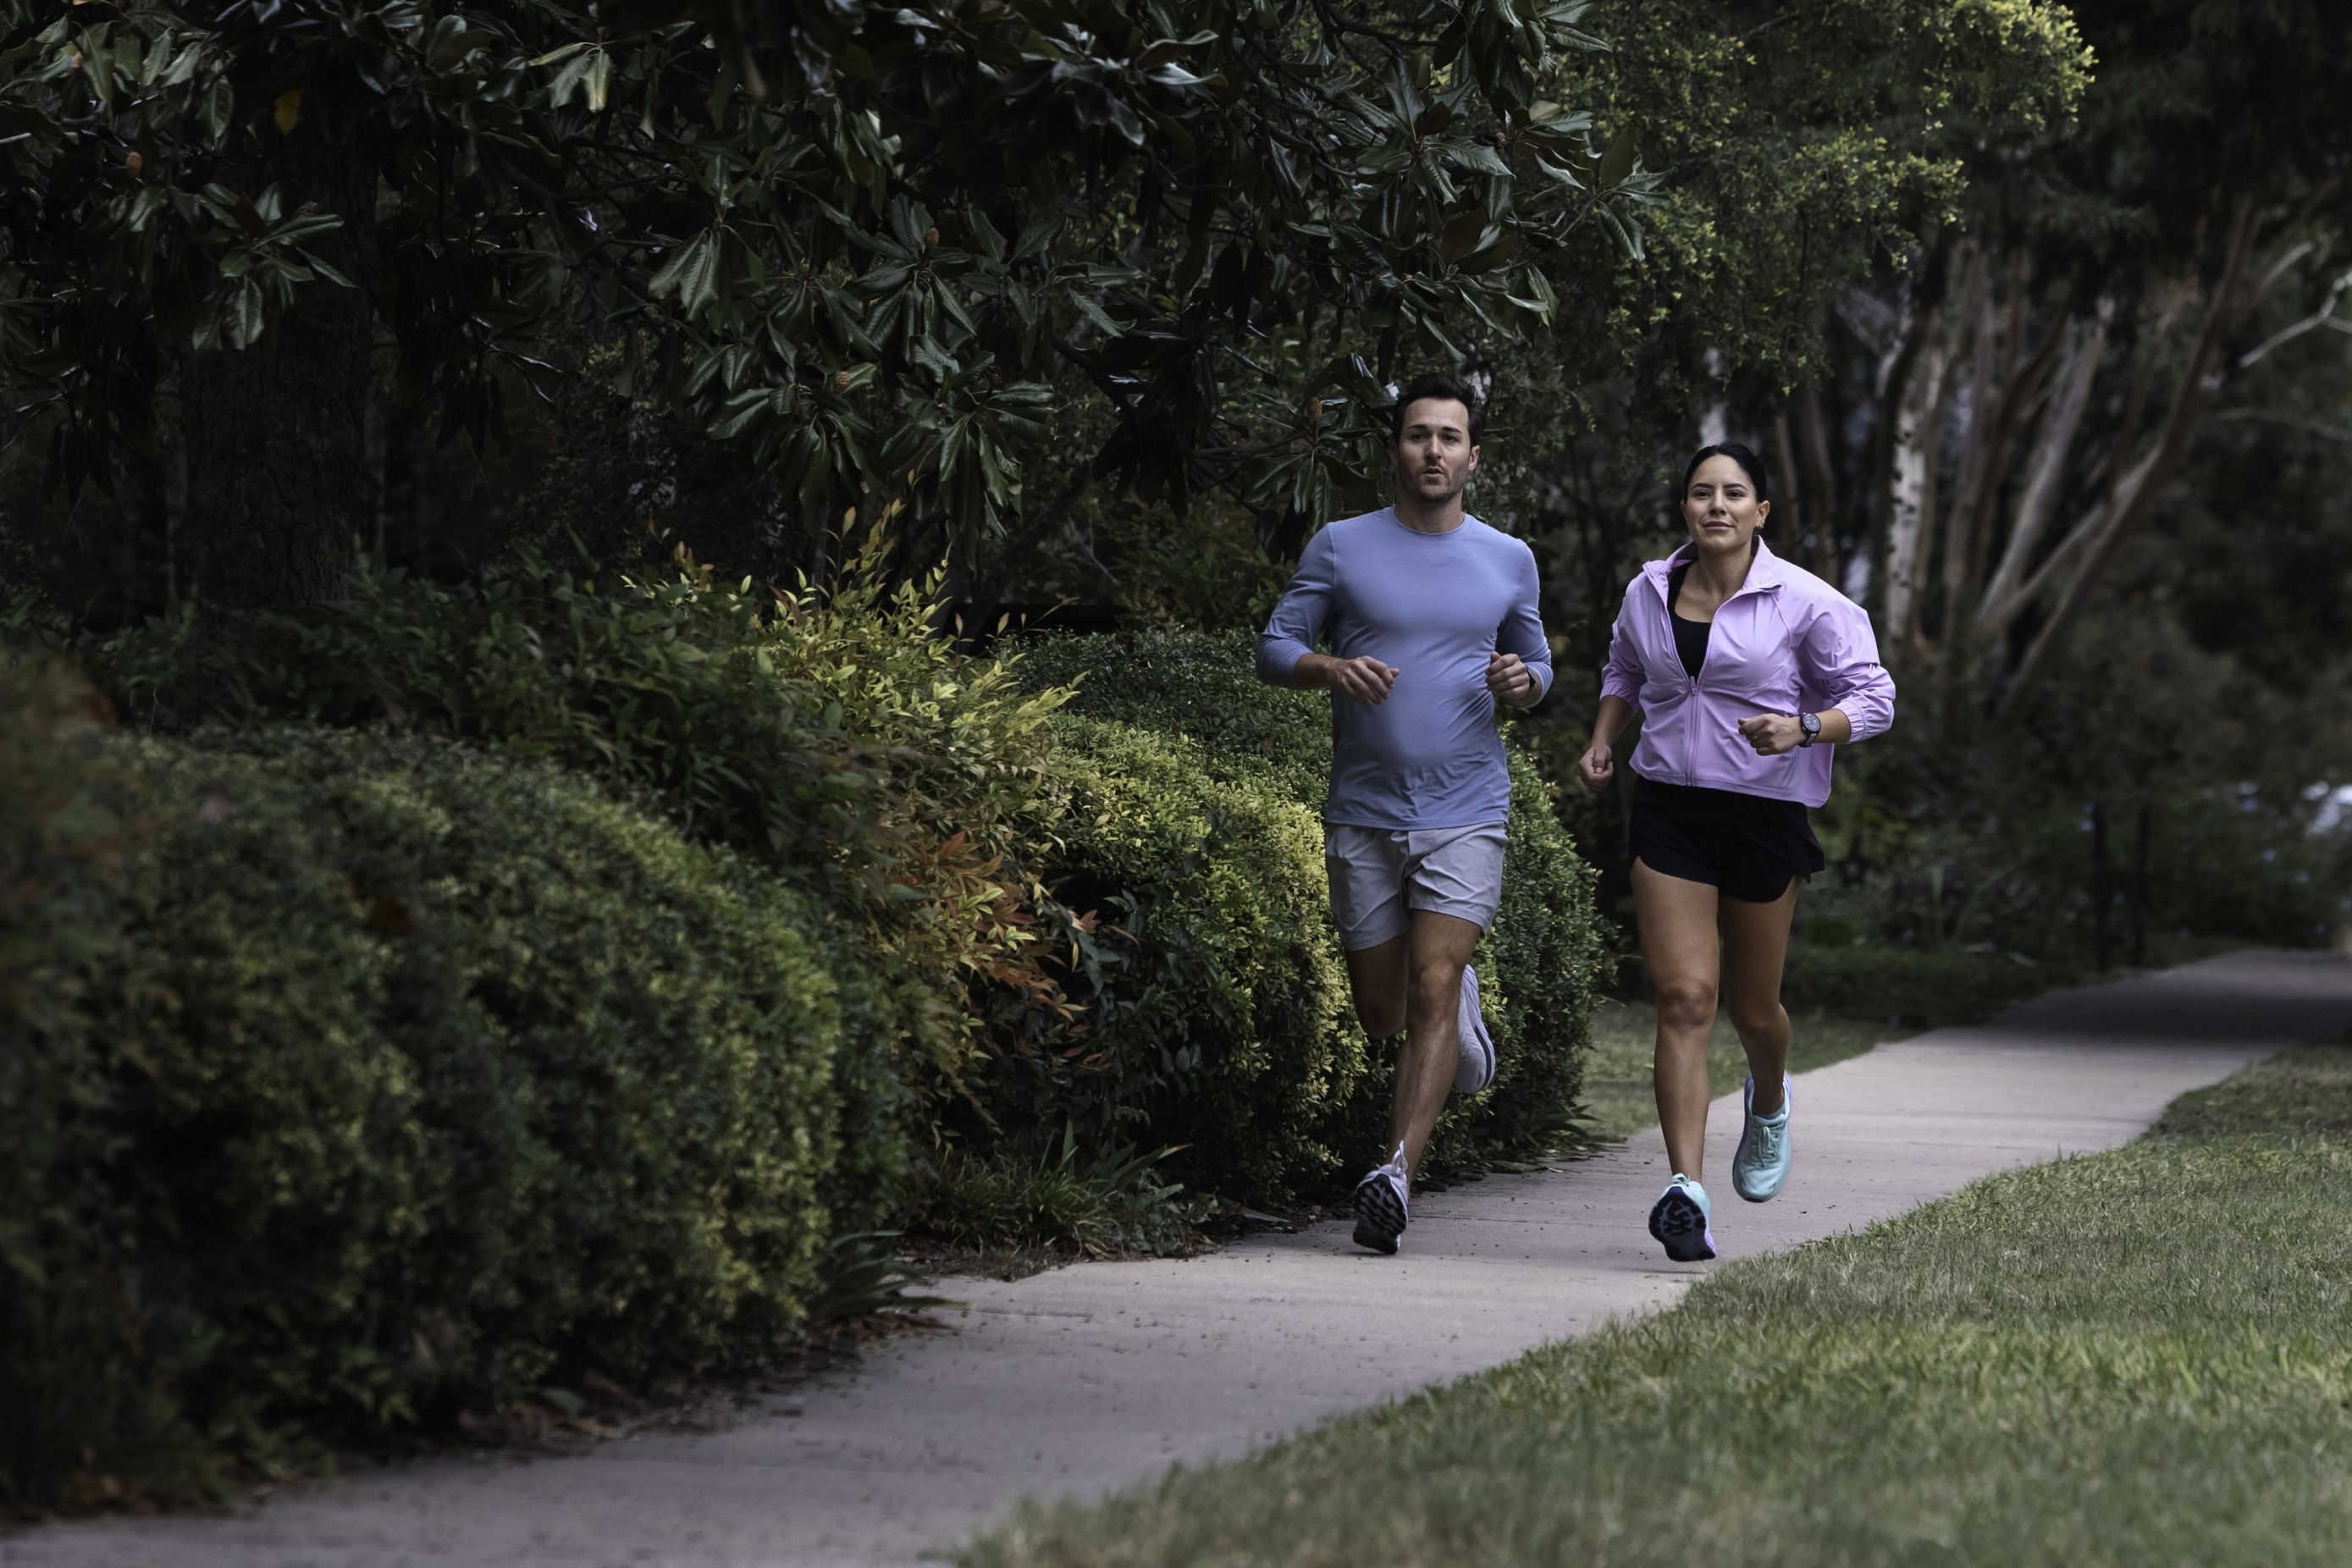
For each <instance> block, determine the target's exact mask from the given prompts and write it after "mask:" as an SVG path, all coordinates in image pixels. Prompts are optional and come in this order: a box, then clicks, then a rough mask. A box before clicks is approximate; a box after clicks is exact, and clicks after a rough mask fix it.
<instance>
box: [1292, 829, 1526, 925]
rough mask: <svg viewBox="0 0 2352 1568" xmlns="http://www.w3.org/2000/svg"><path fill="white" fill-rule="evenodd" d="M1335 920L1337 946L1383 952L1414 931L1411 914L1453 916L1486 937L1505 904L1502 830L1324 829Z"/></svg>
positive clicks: (1325, 865)
mask: <svg viewBox="0 0 2352 1568" xmlns="http://www.w3.org/2000/svg"><path fill="white" fill-rule="evenodd" d="M1323 866H1324V869H1326V870H1327V871H1328V872H1329V873H1330V874H1331V915H1332V918H1333V919H1334V920H1336V921H1338V922H1339V945H1340V946H1341V947H1344V948H1346V949H1347V950H1348V951H1349V952H1354V951H1356V950H1357V949H1358V948H1361V947H1378V946H1379V945H1380V944H1381V942H1391V941H1394V940H1395V939H1396V938H1398V937H1401V936H1402V935H1404V933H1405V932H1406V931H1410V930H1412V910H1430V911H1431V912H1432V913H1434V914H1441V915H1453V916H1454V917H1455V918H1456V919H1458V920H1465V921H1471V922H1472V923H1474V924H1475V925H1476V926H1477V927H1478V929H1479V930H1481V931H1484V930H1486V928H1487V927H1488V926H1490V925H1492V924H1494V923H1495V910H1496V907H1497V906H1499V905H1500V904H1501V903H1502V901H1503V825H1502V824H1501V823H1499V822H1489V823H1483V824H1481V825H1480V826H1476V827H1420V828H1411V829H1405V828H1389V827H1358V826H1354V825H1353V824H1351V823H1345V822H1329V823H1326V824H1324V826H1323Z"/></svg>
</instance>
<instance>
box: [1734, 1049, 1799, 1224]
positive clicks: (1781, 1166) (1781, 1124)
mask: <svg viewBox="0 0 2352 1568" xmlns="http://www.w3.org/2000/svg"><path fill="white" fill-rule="evenodd" d="M1755 1103H1756V1079H1754V1078H1752V1077H1751V1078H1749V1079H1748V1087H1747V1088H1746V1089H1742V1090H1741V1091H1740V1097H1739V1107H1740V1109H1741V1110H1748V1107H1749V1106H1751V1105H1753V1104H1755ZM1795 1103H1796V1090H1795V1089H1794V1088H1793V1087H1791V1086H1790V1082H1789V1075H1788V1074H1787V1073H1782V1074H1781V1075H1780V1113H1779V1114H1778V1115H1775V1116H1759V1115H1757V1114H1756V1113H1755V1112H1754V1111H1752V1110H1748V1121H1747V1124H1746V1125H1745V1126H1743V1127H1742V1128H1741V1129H1740V1130H1739V1152H1738V1153H1737V1154H1734V1155H1733V1156H1732V1157H1731V1190H1732V1191H1733V1192H1735V1193H1738V1194H1739V1195H1740V1196H1741V1197H1743V1198H1746V1199H1747V1200H1748V1202H1749V1203H1751V1204H1769V1203H1770V1202H1771V1201H1772V1200H1773V1199H1774V1198H1775V1197H1777V1196H1779V1195H1780V1184H1781V1183H1783V1182H1785V1181H1787V1180H1788V1179H1789V1159H1790V1153H1789V1108H1790V1106H1792V1105H1794V1104H1795Z"/></svg>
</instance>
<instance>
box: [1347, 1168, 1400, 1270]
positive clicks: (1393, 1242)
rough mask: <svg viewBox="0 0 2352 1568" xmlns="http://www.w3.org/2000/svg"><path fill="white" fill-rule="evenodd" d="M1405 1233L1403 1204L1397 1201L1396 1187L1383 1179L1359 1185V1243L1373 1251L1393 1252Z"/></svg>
mask: <svg viewBox="0 0 2352 1568" xmlns="http://www.w3.org/2000/svg"><path fill="white" fill-rule="evenodd" d="M1403 1234H1404V1205H1403V1204H1402V1203H1401V1202H1400V1201H1398V1198H1397V1195H1396V1189H1395V1188H1394V1187H1392V1186H1391V1185H1389V1184H1388V1183H1386V1182H1382V1181H1370V1182H1363V1183H1360V1184H1358V1185H1357V1187H1356V1245H1357V1246H1358V1247H1367V1248H1370V1250H1371V1251H1374V1252H1379V1253H1387V1254H1394V1253H1395V1251H1396V1249H1397V1238H1398V1237H1401V1236H1402V1235H1403Z"/></svg>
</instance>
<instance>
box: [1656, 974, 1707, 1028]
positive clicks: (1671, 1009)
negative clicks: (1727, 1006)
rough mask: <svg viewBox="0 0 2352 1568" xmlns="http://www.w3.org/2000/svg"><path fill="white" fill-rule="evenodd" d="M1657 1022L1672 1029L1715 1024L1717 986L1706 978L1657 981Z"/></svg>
mask: <svg viewBox="0 0 2352 1568" xmlns="http://www.w3.org/2000/svg"><path fill="white" fill-rule="evenodd" d="M1658 1022H1659V1023H1661V1024H1664V1026H1666V1027H1668V1028H1670V1029H1706V1028H1712V1027H1714V1026H1715V987H1714V986H1713V985H1711V984H1708V983H1707V982H1706V981H1704V980H1662V981H1660V982H1659V983H1658Z"/></svg>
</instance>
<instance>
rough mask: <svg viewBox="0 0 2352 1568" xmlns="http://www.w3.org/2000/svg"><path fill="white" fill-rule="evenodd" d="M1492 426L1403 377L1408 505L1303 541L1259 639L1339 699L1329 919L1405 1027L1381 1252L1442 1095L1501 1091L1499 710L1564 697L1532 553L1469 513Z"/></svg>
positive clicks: (1376, 1193) (1455, 396) (1363, 1242)
mask: <svg viewBox="0 0 2352 1568" xmlns="http://www.w3.org/2000/svg"><path fill="white" fill-rule="evenodd" d="M1484 422H1485V421H1484V412H1483V410H1482V409H1481V408H1480V407H1479V405H1478V400H1477V395H1476V394H1475V393H1474V392H1473V391H1472V390H1471V388H1470V387H1469V385H1468V384H1466V383H1465V382H1464V381H1463V380H1461V378H1459V377H1457V376H1452V375H1423V376H1420V377H1417V378H1416V379H1414V380H1413V381H1412V383H1411V384H1408V385H1407V386H1406V387H1405V389H1404V391H1403V393H1402V395H1401V396H1399V397H1398V399H1397V402H1396V406H1395V408H1394V409H1393V410H1392V411H1391V415H1390V426H1389V437H1390V443H1391V459H1392V460H1393V461H1394V463H1395V464H1396V474H1397V501H1396V505H1394V506H1393V507H1383V508H1382V509H1381V510H1379V511H1375V512H1367V513H1366V514H1365V515H1363V516H1361V517H1351V518H1349V519H1347V520H1346V521H1342V522H1335V523H1332V524H1330V525H1329V526H1328V527H1326V528H1325V529H1323V530H1322V531H1320V532H1318V533H1317V534H1316V535H1315V537H1314V538H1313V539H1311V540H1309V541H1308V542H1307V551H1306V553H1305V554H1304V555H1302V556H1301V557H1300V559H1299V563H1298V573H1297V575H1296V576H1294V577H1293V578H1291V580H1290V586H1289V587H1288V588H1287V589H1286V590H1285V591H1284V593H1283V595H1282V602H1281V603H1280V604H1279V605H1276V606H1275V611H1274V618H1273V619H1272V620H1270V621H1268V622H1267V623H1266V628H1265V634H1264V635H1263V636H1262V637H1260V638H1259V641H1258V655H1257V671H1258V677H1259V679H1263V680H1267V681H1271V682H1273V683H1274V684H1276V685H1278V686H1297V687H1304V688H1307V689H1328V691H1330V692H1331V694H1332V697H1333V701H1332V704H1331V741H1332V744H1331V792H1330V796H1329V799H1328V804H1327V805H1325V807H1324V811H1323V821H1324V850H1323V853H1324V862H1325V865H1326V867H1327V868H1328V870H1329V872H1330V876H1331V912H1332V915H1333V917H1334V918H1335V919H1336V920H1337V921H1338V922H1339V942H1340V945H1341V946H1342V947H1343V948H1345V949H1346V950H1347V954H1348V982H1349V987H1350V989H1351V990H1352V991H1353V993H1354V995H1355V1002H1356V1016H1357V1017H1359V1018H1360V1019H1361V1020H1362V1021H1363V1025H1364V1032H1365V1033H1366V1034H1368V1035H1370V1036H1371V1037H1373V1038H1374V1039H1379V1038H1381V1037H1384V1036H1388V1035H1393V1034H1395V1033H1396V1032H1397V1031H1398V1030H1400V1029H1402V1030H1403V1031H1404V1034H1405V1044H1404V1053H1403V1055H1402V1058H1400V1059H1399V1061H1398V1064H1397V1081H1396V1098H1395V1100H1394V1103H1393V1106H1392V1108H1391V1113H1390V1120H1389V1142H1390V1144H1391V1153H1390V1155H1389V1158H1388V1160H1387V1162H1386V1163H1383V1164H1381V1165H1379V1166H1377V1167H1375V1168H1374V1169H1373V1170H1372V1172H1371V1173H1370V1174H1369V1175H1367V1176H1365V1178H1364V1179H1363V1180H1362V1181H1361V1182H1360V1183H1358V1184H1357V1186H1356V1243H1357V1245H1358V1246H1360V1247H1370V1248H1371V1249H1372V1250H1373V1251H1375V1252H1394V1251H1395V1250H1396V1249H1397V1239H1398V1237H1402V1235H1403V1234H1404V1226H1405V1201H1406V1196H1407V1194H1408V1192H1409V1190H1410V1184H1411V1179H1412V1177H1411V1173H1412V1168H1413V1166H1414V1164H1415V1163H1417V1162H1418V1161H1419V1160H1420V1158H1421V1151H1422V1146H1423V1144H1425V1143H1427V1142H1429V1134H1430V1130H1431V1129H1432V1128H1433V1127H1434V1126H1435V1125H1436V1124H1437V1113H1438V1112H1439V1111H1440V1110H1443V1109H1444V1105H1445V1096H1446V1093H1447V1091H1448V1090H1449V1089H1460V1090H1462V1091H1464V1092H1465V1093H1476V1092H1477V1091H1478V1090H1480V1089H1485V1088H1486V1086H1487V1085H1488V1084H1489V1083H1491V1082H1492V1081H1494V1077H1495V1042H1494V1039H1493V1037H1491V1036H1489V1035H1488V1034H1487V1032H1486V1023H1485V1021H1484V1020H1483V1019H1482V1018H1481V1017H1480V1016H1479V1011H1478V975H1477V973H1476V971H1475V970H1473V969H1471V968H1470V967H1469V963H1470V954H1471V952H1472V951H1473V950H1474V949H1475V947H1476V946H1477V945H1478V938H1479V937H1480V936H1481V935H1482V934H1484V933H1485V931H1486V927H1487V926H1488V925H1489V924H1490V923H1492V921H1494V918H1495V910H1496V906H1497V905H1498V904H1499V903H1500V902H1501V901H1502V890H1503V828H1504V821H1505V819H1506V817H1507V816H1508V815H1509V812H1510V803H1511V776H1510V772H1509V769H1508V768H1507V765H1506V763H1505V762H1504V759H1503V741H1502V736H1501V735H1500V733H1499V732H1497V731H1496V727H1495V704H1496V702H1497V701H1502V702H1509V703H1513V704H1515V705H1517V706H1520V707H1528V706H1531V705H1533V704H1534V703H1536V702H1538V701H1540V700H1542V698H1543V696H1544V694H1545V693H1546V692H1547V691H1549V689H1551V673H1552V672H1551V650H1550V648H1549V646H1548V645H1547V644H1546V643H1545V641H1544V634H1543V621H1542V618H1541V617H1540V616H1539V615H1538V612H1537V608H1536V558H1535V552H1533V551H1531V550H1529V549H1528V547H1527V546H1526V545H1525V544H1523V543H1521V542H1519V541H1518V540H1516V539H1513V538H1512V537H1511V536H1510V535H1508V534H1507V533H1500V532H1497V531H1496V530H1494V529H1491V528H1489V527H1487V526H1486V524H1485V523H1483V522H1480V521H1478V520H1477V519H1476V518H1475V517H1471V516H1469V515H1467V514H1466V513H1465V512H1464V511H1463V510H1462V490H1463V487H1464V486H1465V485H1466V484H1467V483H1469V480H1470V476H1471V475H1472V474H1473V473H1474V472H1475V471H1476V470H1477V467H1478V437H1479V433H1480V429H1481V426H1483V424H1484ZM1327 632H1328V634H1329V636H1330V640H1331V647H1332V651H1331V652H1330V653H1328V654H1325V653H1318V652H1316V651H1315V644H1316V642H1317V640H1318V638H1319V637H1322V636H1323V635H1324V634H1325V633H1327Z"/></svg>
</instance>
